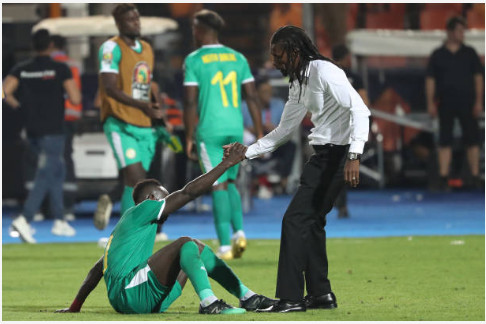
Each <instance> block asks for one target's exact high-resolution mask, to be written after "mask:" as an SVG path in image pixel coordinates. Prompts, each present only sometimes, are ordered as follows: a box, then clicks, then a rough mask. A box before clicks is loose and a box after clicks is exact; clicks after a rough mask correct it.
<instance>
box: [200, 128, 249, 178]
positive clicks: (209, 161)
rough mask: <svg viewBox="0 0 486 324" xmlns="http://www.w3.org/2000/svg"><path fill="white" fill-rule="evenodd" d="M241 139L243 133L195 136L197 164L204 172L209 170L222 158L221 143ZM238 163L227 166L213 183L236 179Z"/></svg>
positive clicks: (239, 140) (239, 141) (240, 140)
mask: <svg viewBox="0 0 486 324" xmlns="http://www.w3.org/2000/svg"><path fill="white" fill-rule="evenodd" d="M242 141H243V134H241V135H230V136H212V137H207V138H206V137H204V138H203V137H200V136H197V137H196V144H197V154H198V156H199V165H200V166H201V170H202V171H203V172H204V173H206V172H209V171H211V170H212V169H213V168H214V167H215V166H217V165H218V164H219V163H221V161H222V160H223V153H224V150H223V145H226V144H230V143H233V142H238V143H241V142H242ZM238 168H239V164H237V165H235V166H233V167H231V168H229V169H228V170H227V171H226V172H225V173H223V175H222V176H221V177H219V179H218V181H216V182H215V183H214V185H217V184H220V183H224V182H226V181H228V180H236V178H237V177H238Z"/></svg>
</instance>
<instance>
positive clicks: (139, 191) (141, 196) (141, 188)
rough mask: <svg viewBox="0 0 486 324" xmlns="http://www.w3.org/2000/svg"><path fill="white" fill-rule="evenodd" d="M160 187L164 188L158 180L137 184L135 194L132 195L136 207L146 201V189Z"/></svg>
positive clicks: (134, 188) (146, 180)
mask: <svg viewBox="0 0 486 324" xmlns="http://www.w3.org/2000/svg"><path fill="white" fill-rule="evenodd" d="M160 186H162V184H161V183H160V182H159V181H157V180H156V179H145V180H142V181H139V182H137V184H136V185H135V187H133V194H132V198H133V201H134V202H135V205H138V204H139V203H141V202H142V201H144V200H145V196H146V194H145V193H144V192H145V189H147V188H151V187H160Z"/></svg>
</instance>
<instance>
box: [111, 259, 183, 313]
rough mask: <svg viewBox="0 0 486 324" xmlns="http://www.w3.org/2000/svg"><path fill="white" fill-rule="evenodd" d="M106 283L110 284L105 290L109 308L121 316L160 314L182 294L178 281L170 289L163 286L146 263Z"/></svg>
mask: <svg viewBox="0 0 486 324" xmlns="http://www.w3.org/2000/svg"><path fill="white" fill-rule="evenodd" d="M105 275H109V274H105ZM105 280H106V277H105ZM106 282H110V284H109V287H107V288H108V299H109V300H110V304H111V306H112V307H113V308H114V309H115V310H116V311H117V312H119V313H123V314H148V313H162V312H164V311H166V310H167V308H169V306H170V305H171V304H172V303H173V302H174V301H175V300H176V299H177V298H178V297H179V296H180V295H181V293H182V288H181V285H180V284H179V282H178V281H176V282H175V284H174V285H173V286H172V287H166V286H163V285H162V284H161V283H160V282H159V281H158V280H157V277H155V274H154V273H153V272H152V270H151V269H150V267H149V266H148V264H147V262H144V263H142V264H140V265H139V266H138V267H136V268H135V269H133V270H132V271H131V272H130V273H129V274H128V275H126V276H125V277H124V278H121V279H118V280H113V281H111V280H106Z"/></svg>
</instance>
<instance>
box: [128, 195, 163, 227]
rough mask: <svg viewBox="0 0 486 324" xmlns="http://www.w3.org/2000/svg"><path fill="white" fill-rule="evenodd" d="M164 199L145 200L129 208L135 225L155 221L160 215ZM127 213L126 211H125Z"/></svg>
mask: <svg viewBox="0 0 486 324" xmlns="http://www.w3.org/2000/svg"><path fill="white" fill-rule="evenodd" d="M164 207H165V200H145V201H143V202H141V203H140V204H138V205H137V206H135V207H132V208H133V210H132V208H130V209H129V211H131V212H130V214H129V215H130V217H131V218H132V220H131V221H132V222H133V223H136V224H137V225H147V224H151V223H154V222H156V221H157V220H159V219H160V218H161V217H162V212H163V211H164ZM127 213H128V211H127Z"/></svg>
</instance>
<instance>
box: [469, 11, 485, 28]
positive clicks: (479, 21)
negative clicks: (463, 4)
mask: <svg viewBox="0 0 486 324" xmlns="http://www.w3.org/2000/svg"><path fill="white" fill-rule="evenodd" d="M467 26H468V27H469V28H477V29H484V10H483V12H479V11H476V10H469V11H468V12H467Z"/></svg>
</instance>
